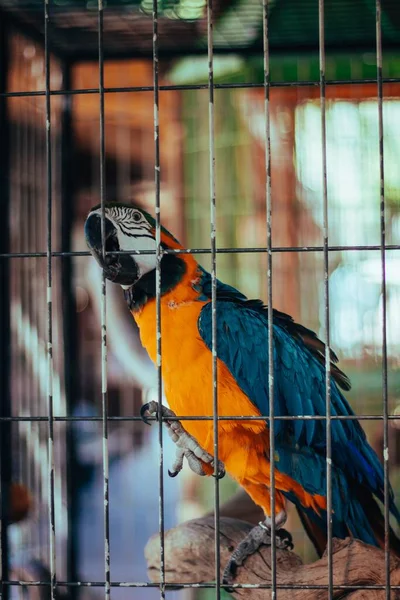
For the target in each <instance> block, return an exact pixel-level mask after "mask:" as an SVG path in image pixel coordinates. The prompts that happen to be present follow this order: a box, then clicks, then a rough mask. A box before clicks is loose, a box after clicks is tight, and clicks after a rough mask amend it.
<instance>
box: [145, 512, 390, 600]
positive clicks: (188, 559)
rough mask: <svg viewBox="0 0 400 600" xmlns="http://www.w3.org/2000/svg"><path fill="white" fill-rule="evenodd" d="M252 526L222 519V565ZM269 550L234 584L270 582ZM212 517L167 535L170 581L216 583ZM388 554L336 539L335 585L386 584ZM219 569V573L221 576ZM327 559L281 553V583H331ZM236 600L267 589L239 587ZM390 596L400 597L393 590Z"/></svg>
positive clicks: (367, 595) (320, 599)
mask: <svg viewBox="0 0 400 600" xmlns="http://www.w3.org/2000/svg"><path fill="white" fill-rule="evenodd" d="M251 527H252V525H250V524H249V523H247V522H245V521H239V520H238V519H231V518H228V517H222V518H221V521H220V549H221V567H222V569H223V568H224V566H225V564H226V563H227V561H228V559H229V556H230V554H231V552H232V551H233V549H234V547H235V546H236V545H237V544H238V543H239V541H240V540H241V539H243V537H244V536H245V535H246V534H247V533H248V531H249V530H250V529H251ZM145 556H146V560H147V564H148V572H149V577H150V579H151V581H153V582H158V581H159V568H160V539H159V536H158V534H157V535H154V536H153V537H152V538H151V539H150V540H149V542H148V544H147V546H146V548H145ZM270 559H271V551H270V548H268V547H265V546H263V547H262V548H261V549H260V550H259V551H258V552H257V553H256V554H254V555H253V556H251V557H250V558H248V559H247V561H246V562H245V564H244V566H243V567H242V568H241V569H240V570H239V572H238V577H237V579H236V582H235V583H251V584H270V583H271V570H270ZM214 560H215V557H214V519H213V517H211V516H207V517H204V518H202V519H196V520H193V521H188V522H187V523H183V524H182V525H179V526H178V527H175V528H174V529H170V530H169V531H167V532H166V533H165V568H166V576H165V579H166V583H171V584H173V583H204V582H209V581H213V580H215V571H214ZM384 565H385V556H384V552H383V551H382V550H379V549H377V548H374V547H372V546H368V545H366V544H364V543H362V542H359V541H358V540H352V539H350V538H347V539H345V540H334V545H333V573H334V584H335V585H352V586H365V585H377V584H378V585H384V584H385V569H384ZM222 569H221V575H222ZM327 578H328V560H327V557H326V556H323V557H322V558H321V559H320V560H317V561H316V562H314V563H312V564H308V565H304V564H303V562H302V560H301V558H300V557H299V556H297V555H296V554H294V553H293V552H289V551H287V550H277V583H278V585H285V586H286V585H289V586H290V585H292V586H293V585H302V586H307V585H312V586H315V585H323V586H327V583H328V579H327ZM391 584H392V585H400V561H399V560H398V559H396V558H394V557H391ZM235 593H236V597H237V598H246V600H247V599H248V600H259V599H260V600H261V599H264V598H266V594H268V592H267V591H266V590H265V588H264V589H238V590H236V592H235ZM305 594H306V597H307V600H325V599H326V597H327V590H326V588H325V589H311V590H307V591H305V590H304V589H297V590H293V589H280V590H279V600H304V597H305ZM384 594H385V592H384V590H345V589H337V588H336V589H335V590H334V594H333V598H335V599H338V598H351V600H364V599H365V600H384V597H385V595H384ZM391 597H392V598H400V591H393V592H392V595H391Z"/></svg>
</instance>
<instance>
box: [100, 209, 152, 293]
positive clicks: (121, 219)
mask: <svg viewBox="0 0 400 600" xmlns="http://www.w3.org/2000/svg"><path fill="white" fill-rule="evenodd" d="M92 214H98V215H100V216H101V208H98V209H96V210H94V211H93V213H92ZM138 214H139V215H141V213H140V211H138V210H136V209H134V208H133V207H132V209H130V208H128V207H125V206H115V207H112V208H108V207H106V208H105V217H106V218H107V219H108V220H109V221H111V223H112V224H113V225H114V227H115V229H116V232H117V238H118V243H119V247H120V250H127V251H134V254H132V257H133V258H134V260H135V262H136V264H137V267H138V271H139V279H140V277H143V275H145V274H146V273H149V272H150V271H153V269H155V268H156V266H157V260H156V254H155V252H156V249H157V244H156V241H155V239H154V238H153V236H152V234H151V225H150V223H149V222H148V221H147V219H146V218H145V217H144V216H143V215H141V217H142V219H141V220H139V221H138V220H135V219H134V218H133V215H136V216H137V215H138ZM149 250H151V251H153V252H154V253H153V254H140V252H142V251H149ZM137 252H138V253H139V254H137ZM122 287H123V288H124V289H129V287H131V286H125V285H123V286H122Z"/></svg>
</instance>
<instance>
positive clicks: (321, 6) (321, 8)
mask: <svg viewBox="0 0 400 600" xmlns="http://www.w3.org/2000/svg"><path fill="white" fill-rule="evenodd" d="M318 25H319V68H320V102H321V147H322V152H321V157H322V201H323V238H324V250H323V259H324V261H323V262H324V329H325V394H326V396H325V411H326V519H327V546H326V552H327V555H328V598H329V599H331V598H332V597H333V561H332V524H333V522H332V432H331V359H330V322H329V321H330V311H329V253H328V246H329V225H328V174H327V155H326V85H325V2H324V0H319V1H318Z"/></svg>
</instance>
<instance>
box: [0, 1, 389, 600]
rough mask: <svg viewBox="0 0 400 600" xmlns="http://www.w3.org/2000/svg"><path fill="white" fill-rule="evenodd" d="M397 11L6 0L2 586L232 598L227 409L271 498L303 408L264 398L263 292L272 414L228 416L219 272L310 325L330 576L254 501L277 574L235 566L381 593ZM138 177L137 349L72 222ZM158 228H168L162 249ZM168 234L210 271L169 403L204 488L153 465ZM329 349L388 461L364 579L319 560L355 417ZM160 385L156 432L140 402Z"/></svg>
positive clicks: (384, 581) (299, 538) (160, 437)
mask: <svg viewBox="0 0 400 600" xmlns="http://www.w3.org/2000/svg"><path fill="white" fill-rule="evenodd" d="M398 33H399V11H398V7H397V4H396V3H395V2H394V1H391V0H374V1H372V0H371V1H369V0H357V2H347V1H345V0H341V1H338V0H337V1H330V0H318V2H317V1H311V0H301V1H300V0H299V1H298V2H284V1H282V0H276V1H275V2H272V1H269V0H263V1H261V0H254V1H253V0H246V1H244V2H242V1H240V0H238V1H235V2H232V1H228V0H226V1H223V0H207V1H205V0H199V1H198V2H186V1H185V0H173V1H160V0H152V1H151V2H147V1H144V0H143V1H141V2H139V1H137V2H135V1H133V0H121V1H116V2H111V1H109V2H105V1H103V0H96V1H94V2H92V1H88V2H85V3H80V2H74V1H73V0H65V1H64V0H63V1H62V2H61V1H58V0H54V1H53V0H44V1H42V0H31V1H26V2H21V1H17V0H0V38H1V48H0V102H1V110H0V139H1V140H2V143H1V144H0V152H1V159H0V172H1V178H0V185H1V203H2V207H3V215H2V220H1V225H0V226H1V232H0V244H1V249H0V268H1V271H0V275H1V284H0V285H1V292H0V319H1V331H2V338H1V341H0V365H1V366H0V369H1V381H2V384H1V389H2V399H1V403H0V444H1V459H0V466H1V506H2V511H1V515H2V520H1V546H0V550H1V569H2V570H1V573H2V575H1V583H0V590H1V593H2V597H4V599H5V600H7V598H9V597H14V596H15V597H16V598H20V597H22V596H27V597H29V598H31V597H38V598H42V597H44V596H45V597H51V598H55V597H56V596H68V597H69V596H70V597H75V596H78V595H81V596H82V597H84V598H86V597H88V598H92V597H93V598H96V597H97V596H100V595H105V596H106V598H109V597H110V596H112V597H113V598H114V597H121V599H122V598H124V597H129V598H131V597H134V598H156V597H161V598H164V597H169V598H175V597H176V598H180V597H182V598H184V597H186V598H207V599H208V598H224V597H228V591H229V587H230V586H228V585H225V583H224V582H223V580H222V578H221V569H222V570H223V566H224V565H223V559H222V558H221V537H222V536H220V535H219V534H218V532H219V531H220V522H221V517H223V515H221V514H220V504H222V503H223V501H225V500H226V499H227V498H228V497H230V495H231V494H232V490H233V489H236V488H234V486H233V484H232V483H230V482H227V481H225V480H223V481H220V478H219V473H218V457H220V456H221V454H220V452H221V448H220V436H221V424H223V423H224V421H227V420H228V421H229V420H230V421H232V420H233V421H237V422H240V420H242V421H246V422H247V421H248V420H249V419H251V418H253V419H254V421H260V420H261V421H263V422H264V423H265V424H266V427H267V429H266V431H267V438H268V458H269V467H268V468H269V475H268V477H269V485H268V488H269V489H268V492H267V494H268V498H269V499H268V502H269V504H270V511H271V514H272V515H274V514H275V512H276V502H277V500H276V498H277V497H276V485H277V480H276V474H277V473H279V452H278V450H279V449H278V450H277V449H276V440H277V435H276V432H277V429H279V427H280V425H279V423H282V421H284V420H285V419H286V420H290V422H291V423H293V427H294V428H295V427H296V424H295V423H296V421H297V423H299V422H300V423H302V424H301V425H299V427H300V428H301V427H303V424H305V423H306V422H307V420H310V416H308V414H307V413H305V414H288V415H286V416H284V415H281V414H275V411H276V406H275V403H274V400H273V399H274V397H275V396H274V395H276V393H277V386H278V384H277V381H276V378H275V377H274V369H275V368H276V367H275V366H274V351H275V344H276V343H277V342H276V339H275V338H274V333H273V332H274V319H275V318H276V315H275V314H274V313H273V311H272V310H269V311H268V313H267V317H266V318H267V325H268V335H267V339H265V349H266V352H267V356H268V360H267V362H268V365H267V370H268V373H269V374H270V376H269V377H268V383H267V388H268V394H267V397H268V408H266V410H265V413H266V414H262V415H261V416H256V417H249V416H248V415H245V414H241V415H240V414H232V415H231V414H229V412H228V413H226V412H225V410H222V413H223V414H221V404H220V403H219V394H220V385H219V383H218V378H219V377H220V371H219V357H218V356H217V346H218V340H217V326H218V323H217V305H218V301H219V300H218V289H217V288H218V285H219V284H218V281H217V274H218V279H221V280H223V281H227V282H228V283H229V284H230V285H234V286H235V287H237V288H238V289H241V290H243V291H244V292H245V293H246V295H247V296H248V297H250V298H253V297H254V298H262V299H263V300H264V302H265V304H266V305H267V306H269V307H272V306H274V307H276V308H278V309H279V310H281V311H283V312H284V313H288V314H290V315H293V317H294V318H295V319H296V321H299V322H302V323H304V324H305V325H306V326H307V327H310V328H311V329H312V330H315V331H316V332H317V333H318V335H319V337H321V339H322V340H323V351H322V350H320V357H319V358H320V360H322V361H323V362H324V373H323V377H324V409H325V412H324V414H323V415H319V416H315V415H314V416H313V417H312V419H314V420H315V421H316V422H317V421H318V420H319V421H321V422H322V426H323V427H324V431H325V443H326V447H325V449H324V461H325V463H324V465H325V466H324V477H326V493H325V496H326V514H327V515H328V516H327V521H326V523H327V524H326V532H327V541H326V556H327V559H326V577H325V579H324V583H323V584H322V583H321V584H319V583H318V584H317V583H312V582H309V581H300V582H299V581H297V582H296V583H291V584H285V583H282V578H281V571H280V567H279V564H278V563H279V555H278V553H279V549H278V548H277V546H276V532H277V528H278V525H277V524H276V523H275V520H274V519H271V540H272V542H271V548H270V550H268V552H269V553H270V581H269V582H267V583H265V582H264V583H262V582H261V583H260V581H258V580H257V581H258V582H257V583H254V582H250V583H243V584H241V583H240V582H239V583H237V584H236V583H235V584H234V587H236V592H238V593H244V590H248V593H249V594H252V593H255V592H256V591H257V590H262V593H265V594H266V595H267V596H268V595H271V597H276V594H278V596H280V595H282V596H283V595H284V594H285V593H293V592H295V591H296V590H298V592H299V593H304V590H306V589H307V590H310V592H311V591H312V590H316V591H318V590H319V591H321V590H322V591H323V592H326V594H327V597H329V598H334V597H337V594H347V593H351V592H352V591H355V590H357V589H365V590H368V589H369V590H370V591H371V593H372V591H373V590H377V591H378V592H380V593H384V594H385V597H386V598H389V597H390V596H392V597H396V594H397V593H398V589H399V587H400V586H399V582H400V580H399V579H398V578H396V576H395V577H394V579H395V581H394V582H393V565H392V563H391V555H390V535H391V534H390V518H391V517H390V501H391V500H390V494H391V491H390V484H389V467H390V479H391V482H392V485H393V488H394V492H395V495H396V493H397V486H396V484H397V472H396V467H397V466H398V463H399V459H398V448H397V446H398V436H397V425H396V423H397V416H396V415H397V407H398V405H397V402H398V389H399V384H400V379H399V377H398V352H399V342H398V340H399V333H400V324H399V319H398V306H399V294H400V291H399V286H398V276H397V273H398V260H399V259H398V251H399V249H400V244H399V231H400V227H399V223H400V218H399V215H400V212H399V206H400V204H399V198H400V177H399V171H398V168H397V160H396V159H397V154H398V151H399V142H398V140H399V139H400V135H399V134H400V131H398V128H399V126H398V123H399V122H400V120H399V119H398V116H399V112H400V103H399V96H400V77H399V68H398V64H399V62H398V60H399V54H398V52H399V45H398V39H399V38H398ZM133 199H134V200H135V201H136V202H139V207H140V208H142V209H145V210H148V211H149V212H150V213H151V214H153V215H154V236H155V242H156V246H155V249H154V250H151V251H146V250H143V251H139V255H140V254H142V255H144V256H146V255H149V254H153V255H155V261H156V263H155V264H156V266H155V281H156V293H155V315H154V317H155V327H154V335H155V346H154V353H155V357H156V359H155V365H154V366H153V364H152V363H151V361H150V359H149V358H148V356H147V354H146V352H145V351H144V350H143V348H142V347H141V344H140V340H139V331H138V327H137V325H136V324H135V322H134V321H133V319H131V318H130V317H131V315H129V311H128V310H127V309H126V306H125V302H124V300H123V297H122V295H121V294H120V293H119V292H120V290H118V289H117V286H115V285H114V284H110V283H109V282H108V281H107V278H106V275H105V272H103V274H101V271H100V270H99V269H98V267H97V266H96V265H95V263H94V261H93V259H92V257H91V256H90V253H89V252H88V250H87V248H86V245H85V243H84V235H83V227H84V222H85V219H86V217H87V215H88V213H89V211H90V209H91V207H92V206H94V205H96V204H99V205H100V208H99V211H100V213H99V214H100V218H101V232H102V233H101V239H102V253H103V257H106V256H107V255H108V254H109V251H108V250H107V248H106V245H105V231H106V229H105V228H106V218H105V216H106V212H105V211H106V204H107V202H110V201H112V202H115V201H117V202H129V201H131V200H133ZM163 226H165V227H168V229H169V230H171V232H173V234H174V235H176V236H177V238H178V239H180V240H183V241H184V242H185V244H186V246H185V247H182V248H181V247H175V248H173V249H171V248H169V249H168V248H166V247H165V244H163V242H162V231H163V229H162V227H163ZM111 254H112V252H111ZM114 254H115V252H114ZM117 254H120V255H121V254H124V252H123V251H122V250H120V251H119V252H117ZM128 254H129V252H128ZM131 254H132V252H131ZM168 254H170V255H174V256H178V257H179V256H180V255H182V256H184V255H186V256H189V255H192V256H194V257H195V258H196V259H198V260H199V261H200V262H201V263H202V264H203V265H204V266H205V267H206V268H208V269H209V270H210V273H211V278H210V290H209V302H210V304H211V306H212V317H211V321H210V331H211V333H210V335H211V337H210V340H211V341H210V346H211V352H210V364H211V365H212V366H211V370H212V386H210V390H209V394H210V398H212V408H213V410H212V414H196V413H194V414H192V412H191V411H190V410H188V414H179V415H178V416H177V419H178V420H180V421H181V422H182V424H183V425H184V426H185V423H190V421H203V422H207V423H208V424H209V423H211V424H212V430H211V429H209V431H210V432H212V441H211V442H210V443H211V446H212V452H213V455H214V473H213V474H214V476H215V477H214V479H212V478H211V479H209V480H208V482H206V483H203V482H202V483H201V484H197V483H196V481H197V480H195V479H194V478H193V477H192V476H191V475H190V474H189V475H188V474H186V475H184V476H183V480H182V482H181V484H178V483H177V482H176V481H175V480H172V481H171V480H170V479H169V478H168V476H167V475H166V472H167V467H168V461H169V459H170V454H171V453H173V451H174V447H173V444H172V442H171V440H170V439H169V438H168V436H166V435H165V429H164V425H163V423H165V421H166V420H167V419H166V417H165V416H163V413H162V408H161V407H162V404H163V402H164V404H165V402H166V399H165V396H164V390H163V383H162V382H163V360H162V357H163V356H164V354H163V335H162V331H163V329H162V323H163V319H164V318H165V316H163V315H164V314H165V313H163V308H162V260H163V257H164V256H166V255H168ZM278 318H279V317H278ZM330 347H333V348H335V349H337V350H338V353H339V356H340V358H341V361H343V364H344V365H345V370H346V371H347V372H348V373H349V375H350V378H351V379H352V382H353V389H352V391H351V392H350V393H349V396H348V397H349V400H350V401H351V403H352V405H353V407H354V409H355V412H356V413H357V418H358V419H359V420H360V422H361V423H362V426H363V427H364V429H365V430H366V431H367V433H368V436H369V439H370V441H371V444H372V446H373V447H374V449H375V450H376V452H377V454H378V455H379V456H380V457H381V459H382V461H383V473H384V486H383V490H382V495H383V496H382V497H383V500H384V502H383V515H384V539H383V552H384V558H383V563H382V564H384V574H383V576H382V578H381V580H380V583H374V584H371V583H365V582H364V581H363V582H362V583H361V584H354V583H353V584H349V583H345V582H343V581H342V580H340V581H339V580H338V579H337V578H336V579H335V562H334V541H333V524H332V514H333V513H332V510H333V505H332V477H333V475H332V469H333V467H332V465H334V464H335V452H336V449H335V447H333V446H332V426H333V427H335V425H332V424H335V422H338V421H339V420H343V421H346V419H347V420H351V419H354V416H349V415H347V416H343V415H341V414H338V412H337V410H336V408H335V407H334V408H333V409H332V397H331V395H332V378H333V377H334V375H333V372H332V368H334V367H332V365H331V361H330V350H329V348H330ZM164 368H165V367H164ZM346 395H347V393H346ZM154 399H157V401H158V409H157V413H156V418H155V420H158V423H157V425H156V426H155V427H154V426H153V428H152V429H151V431H150V429H148V430H147V429H145V427H144V425H143V423H142V420H141V418H140V416H139V412H140V409H141V407H142V406H143V404H144V403H145V402H147V401H148V400H154ZM210 402H211V401H210ZM16 486H20V487H16ZM21 494H22V495H23V499H22V500H21V499H20V495H21ZM16 495H17V496H18V498H19V504H18V502H17V509H15V507H14V504H15V502H16ZM21 497H22V496H21ZM206 509H209V510H211V511H212V513H213V518H214V537H213V552H214V554H213V556H214V564H213V566H212V569H211V570H210V571H209V575H210V576H209V578H208V579H209V580H207V581H204V580H203V581H201V582H199V581H198V579H196V573H195V569H194V571H193V574H192V575H193V576H192V577H189V578H188V579H187V580H185V581H183V580H179V581H178V582H176V581H175V582H173V583H171V581H170V580H168V577H169V575H168V577H167V575H166V573H167V574H168V568H169V567H168V565H169V562H168V561H169V560H170V557H169V556H168V548H169V546H168V544H166V532H167V530H168V529H169V528H171V527H174V526H176V525H177V523H179V522H180V521H182V520H184V519H185V518H190V517H196V518H197V517H199V516H200V514H201V513H202V512H204V511H205V510H206ZM13 511H14V512H13ZM303 524H304V522H303ZM289 525H290V529H291V531H292V533H293V538H294V542H295V550H297V551H299V552H300V554H301V555H302V558H304V559H310V560H311V559H313V558H315V555H314V554H313V550H312V548H311V545H310V544H309V543H308V542H307V541H306V539H307V538H306V536H305V534H304V532H303V529H302V527H301V524H300V521H299V518H298V517H297V515H295V514H294V512H293V513H291V512H289ZM156 531H158V534H159V538H158V540H159V554H158V563H157V565H158V567H157V568H158V573H157V576H156V577H153V579H152V581H148V578H147V575H146V571H145V567H146V565H145V561H144V556H143V550H144V546H145V544H146V542H147V539H148V538H149V537H150V535H151V534H152V533H154V532H156ZM210 556H211V554H210ZM153 575H154V573H153ZM391 580H392V581H391ZM367 581H369V580H368V578H367ZM178 588H179V590H180V591H177V589H178ZM310 592H308V593H310ZM244 597H245V596H244ZM249 597H252V596H251V595H249ZM254 597H257V596H254ZM258 597H259V596H258Z"/></svg>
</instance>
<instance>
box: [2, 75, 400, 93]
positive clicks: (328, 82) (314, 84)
mask: <svg viewBox="0 0 400 600" xmlns="http://www.w3.org/2000/svg"><path fill="white" fill-rule="evenodd" d="M381 80H382V83H395V84H398V83H400V77H382V78H381ZM377 83H378V79H371V78H366V79H325V86H339V85H366V84H375V85H377ZM264 85H265V84H264V82H262V83H252V82H248V83H214V89H215V90H235V89H239V90H242V89H263V88H264ZM319 86H320V82H319V81H314V80H309V81H306V80H303V81H270V82H269V87H270V88H293V87H294V88H303V87H310V88H319ZM207 89H208V84H207V83H198V84H195V83H192V84H180V85H178V84H176V85H172V84H163V85H159V86H158V91H159V92H168V91H187V90H207ZM103 91H104V94H123V93H131V92H153V93H154V86H153V85H144V86H123V87H106V86H105V87H104V90H103ZM98 93H99V90H98V88H78V89H72V90H69V89H64V90H51V91H50V95H51V96H80V95H85V94H98ZM45 95H46V92H45V90H35V91H29V90H28V91H23V92H0V98H2V97H4V98H21V97H22V98H25V97H27V98H28V97H32V96H33V97H35V96H45Z"/></svg>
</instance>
